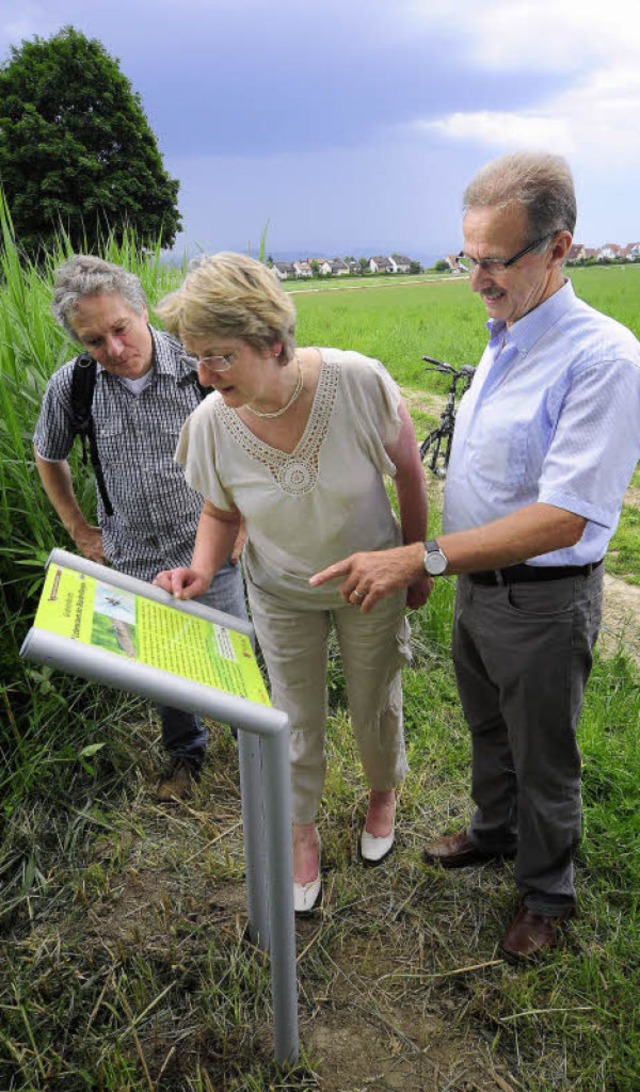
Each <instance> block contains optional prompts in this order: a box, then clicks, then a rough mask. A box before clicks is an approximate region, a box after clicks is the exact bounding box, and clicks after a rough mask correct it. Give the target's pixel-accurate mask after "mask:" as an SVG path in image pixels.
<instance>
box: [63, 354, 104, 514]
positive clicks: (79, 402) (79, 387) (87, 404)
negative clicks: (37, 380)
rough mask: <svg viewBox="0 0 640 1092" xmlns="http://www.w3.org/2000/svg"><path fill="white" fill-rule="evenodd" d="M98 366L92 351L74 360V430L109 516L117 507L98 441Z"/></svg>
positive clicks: (72, 388) (83, 461) (83, 462)
mask: <svg viewBox="0 0 640 1092" xmlns="http://www.w3.org/2000/svg"><path fill="white" fill-rule="evenodd" d="M97 370H98V366H97V363H96V361H95V360H94V358H93V357H92V356H91V354H90V353H80V355H79V356H77V357H76V359H75V361H74V363H73V373H72V377H71V413H72V417H73V428H74V432H75V433H76V434H77V435H78V436H79V437H80V441H81V443H82V465H83V466H86V465H87V449H88V455H89V458H90V459H91V465H92V467H93V472H94V474H95V476H96V484H97V486H98V492H99V493H100V497H101V499H102V503H103V505H104V510H105V512H106V513H107V515H108V516H112V515H113V506H112V504H111V501H110V500H109V494H108V493H107V486H106V484H105V480H104V474H103V473H102V467H101V465H100V456H99V454H98V444H97V442H96V433H95V427H94V423H93V412H92V409H93V392H94V389H95V385H96V373H97Z"/></svg>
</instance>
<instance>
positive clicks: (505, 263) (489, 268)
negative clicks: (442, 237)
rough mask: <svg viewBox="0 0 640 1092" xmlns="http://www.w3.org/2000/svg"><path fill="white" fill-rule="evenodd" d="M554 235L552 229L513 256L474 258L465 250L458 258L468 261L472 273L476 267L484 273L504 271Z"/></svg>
mask: <svg viewBox="0 0 640 1092" xmlns="http://www.w3.org/2000/svg"><path fill="white" fill-rule="evenodd" d="M552 235H555V232H553V231H551V232H549V233H548V234H547V235H542V236H541V237H540V238H539V239H536V240H535V241H534V242H533V243H529V245H528V246H523V248H522V250H519V251H518V253H517V254H514V255H513V257H512V258H472V257H471V255H470V254H465V252H464V250H461V251H460V253H459V254H458V258H459V259H460V258H461V259H462V260H463V261H465V262H467V263H468V268H469V272H470V273H473V272H474V270H476V269H481V270H482V272H483V273H502V272H504V270H505V269H508V268H509V266H511V265H515V263H516V262H519V261H520V259H521V258H524V256H525V254H530V253H531V251H532V250H535V249H536V247H538V246H540V244H541V243H544V241H545V239H550V238H551V236H552Z"/></svg>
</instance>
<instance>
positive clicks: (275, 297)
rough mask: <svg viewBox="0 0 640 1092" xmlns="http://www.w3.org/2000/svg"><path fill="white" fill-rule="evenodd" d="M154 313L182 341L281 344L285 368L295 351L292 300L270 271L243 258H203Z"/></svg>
mask: <svg viewBox="0 0 640 1092" xmlns="http://www.w3.org/2000/svg"><path fill="white" fill-rule="evenodd" d="M155 310H156V314H158V315H159V316H160V318H161V319H162V321H163V322H164V324H165V327H166V329H167V330H169V332H170V333H172V334H176V335H177V336H178V337H179V338H181V339H182V340H184V339H185V338H198V339H200V340H202V339H205V338H209V337H220V338H227V337H235V338H238V339H239V340H241V341H246V342H247V343H248V344H249V345H252V346H253V348H254V349H258V350H261V349H268V348H270V347H271V346H272V345H273V343H274V342H276V341H280V342H281V343H282V351H281V353H280V356H279V360H280V362H281V363H284V364H286V363H287V361H289V360H290V359H291V357H292V356H293V354H294V352H295V347H296V346H295V329H296V310H295V307H294V305H293V301H292V299H291V297H290V296H289V294H288V293H287V292H285V291H284V290H283V289H282V288H281V287H280V283H279V281H278V280H277V278H276V276H275V274H274V273H273V272H272V271H271V270H270V269H267V267H266V266H265V265H263V264H262V262H258V261H256V259H255V258H249V257H247V256H246V255H244V254H234V253H232V252H231V251H220V253H219V254H212V255H208V256H204V257H203V258H200V259H198V260H197V261H195V262H194V263H193V264H192V265H191V267H190V269H189V272H188V273H187V277H186V279H185V281H184V282H183V284H182V286H181V287H180V288H179V289H178V290H177V291H176V292H173V293H172V294H171V295H170V296H166V297H165V298H164V299H163V300H161V301H160V303H159V304H157V306H156V308H155Z"/></svg>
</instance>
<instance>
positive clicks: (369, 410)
mask: <svg viewBox="0 0 640 1092" xmlns="http://www.w3.org/2000/svg"><path fill="white" fill-rule="evenodd" d="M319 352H320V354H321V357H322V365H321V370H320V376H319V380H318V387H317V390H316V393H315V397H314V400H313V404H312V407H311V412H310V414H309V420H308V421H307V425H306V428H305V430H304V433H303V435H302V438H301V439H300V442H299V443H298V445H297V447H296V448H295V450H294V451H293V452H292V453H291V454H289V453H288V452H283V451H280V450H278V449H277V448H274V447H271V446H270V445H269V444H266V443H264V442H263V441H262V440H259V439H258V438H257V437H256V436H254V434H253V433H252V432H251V430H250V429H249V428H248V427H247V426H246V425H245V424H244V422H243V421H241V419H240V417H239V416H238V414H237V413H236V412H235V410H233V409H231V408H229V407H227V406H225V404H224V401H223V399H222V397H221V396H220V395H219V394H218V393H217V392H214V393H213V394H210V395H209V396H208V397H207V398H206V399H205V400H204V402H202V403H201V404H200V406H198V408H197V409H196V410H195V411H194V413H192V415H191V417H189V419H188V420H187V422H186V423H185V425H184V427H183V429H182V432H181V434H180V439H179V442H178V448H177V451H176V460H177V462H179V463H180V464H181V465H182V466H183V467H184V472H185V476H186V479H187V482H188V483H189V485H190V486H191V487H192V488H193V489H196V490H198V492H200V493H201V494H202V495H203V496H204V497H205V498H206V499H207V500H209V501H210V502H211V503H212V504H213V505H215V506H216V508H221V509H223V510H229V509H231V508H233V507H234V506H235V507H236V508H237V509H238V510H239V511H240V512H241V513H242V515H243V516H244V518H245V521H246V526H247V543H246V545H245V550H244V554H243V564H244V569H245V574H246V576H247V579H248V580H249V581H251V583H252V584H254V585H256V586H257V587H259V588H262V589H263V590H265V591H267V592H269V593H271V594H273V595H277V596H278V597H280V598H281V599H282V598H284V599H287V600H289V599H290V598H292V597H293V598H294V600H295V601H296V603H299V604H300V606H304V607H305V608H308V607H313V606H317V607H318V608H322V609H326V608H327V607H331V606H333V605H343V604H342V600H341V599H340V597H339V595H338V584H339V581H335V582H332V583H331V584H326V585H324V586H323V587H320V588H310V587H309V584H308V580H309V577H310V576H311V575H312V574H313V573H315V572H318V570H320V569H324V568H325V567H326V566H327V565H330V564H332V563H333V562H334V561H339V560H340V559H342V558H344V557H347V556H348V555H349V554H352V553H354V552H355V551H357V550H382V549H386V548H388V547H391V546H397V545H399V544H400V543H401V538H402V536H401V533H400V528H399V526H398V522H397V520H396V518H395V515H394V513H393V510H392V508H391V505H390V502H389V498H388V496H387V493H386V490H385V486H384V480H383V476H384V475H385V474H386V475H389V476H391V477H393V476H395V472H396V468H395V465H394V463H393V462H392V461H391V459H390V458H389V456H388V455H387V453H386V451H385V445H388V444H390V443H393V442H395V441H396V440H397V439H398V436H399V434H400V428H401V423H400V417H399V413H398V406H399V403H400V392H399V390H398V387H397V386H396V384H395V383H394V381H393V379H392V378H391V376H390V375H389V374H388V372H387V371H386V370H385V369H384V368H383V366H382V364H380V363H379V361H377V360H371V359H370V358H368V357H365V356H362V355H361V354H360V353H354V352H343V351H341V350H339V349H320V350H319Z"/></svg>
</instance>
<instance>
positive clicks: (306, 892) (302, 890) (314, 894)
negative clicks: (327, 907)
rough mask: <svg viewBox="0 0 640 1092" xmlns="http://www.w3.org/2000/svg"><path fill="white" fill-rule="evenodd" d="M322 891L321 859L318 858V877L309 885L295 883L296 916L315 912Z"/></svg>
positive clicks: (294, 901)
mask: <svg viewBox="0 0 640 1092" xmlns="http://www.w3.org/2000/svg"><path fill="white" fill-rule="evenodd" d="M321 889H322V879H321V878H320V858H319V857H318V875H317V876H316V878H315V880H309V883H296V882H295V880H294V883H293V909H294V913H296V914H308V913H309V912H310V911H311V910H313V908H314V906H315V904H316V903H317V901H318V896H319V895H320V891H321Z"/></svg>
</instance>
